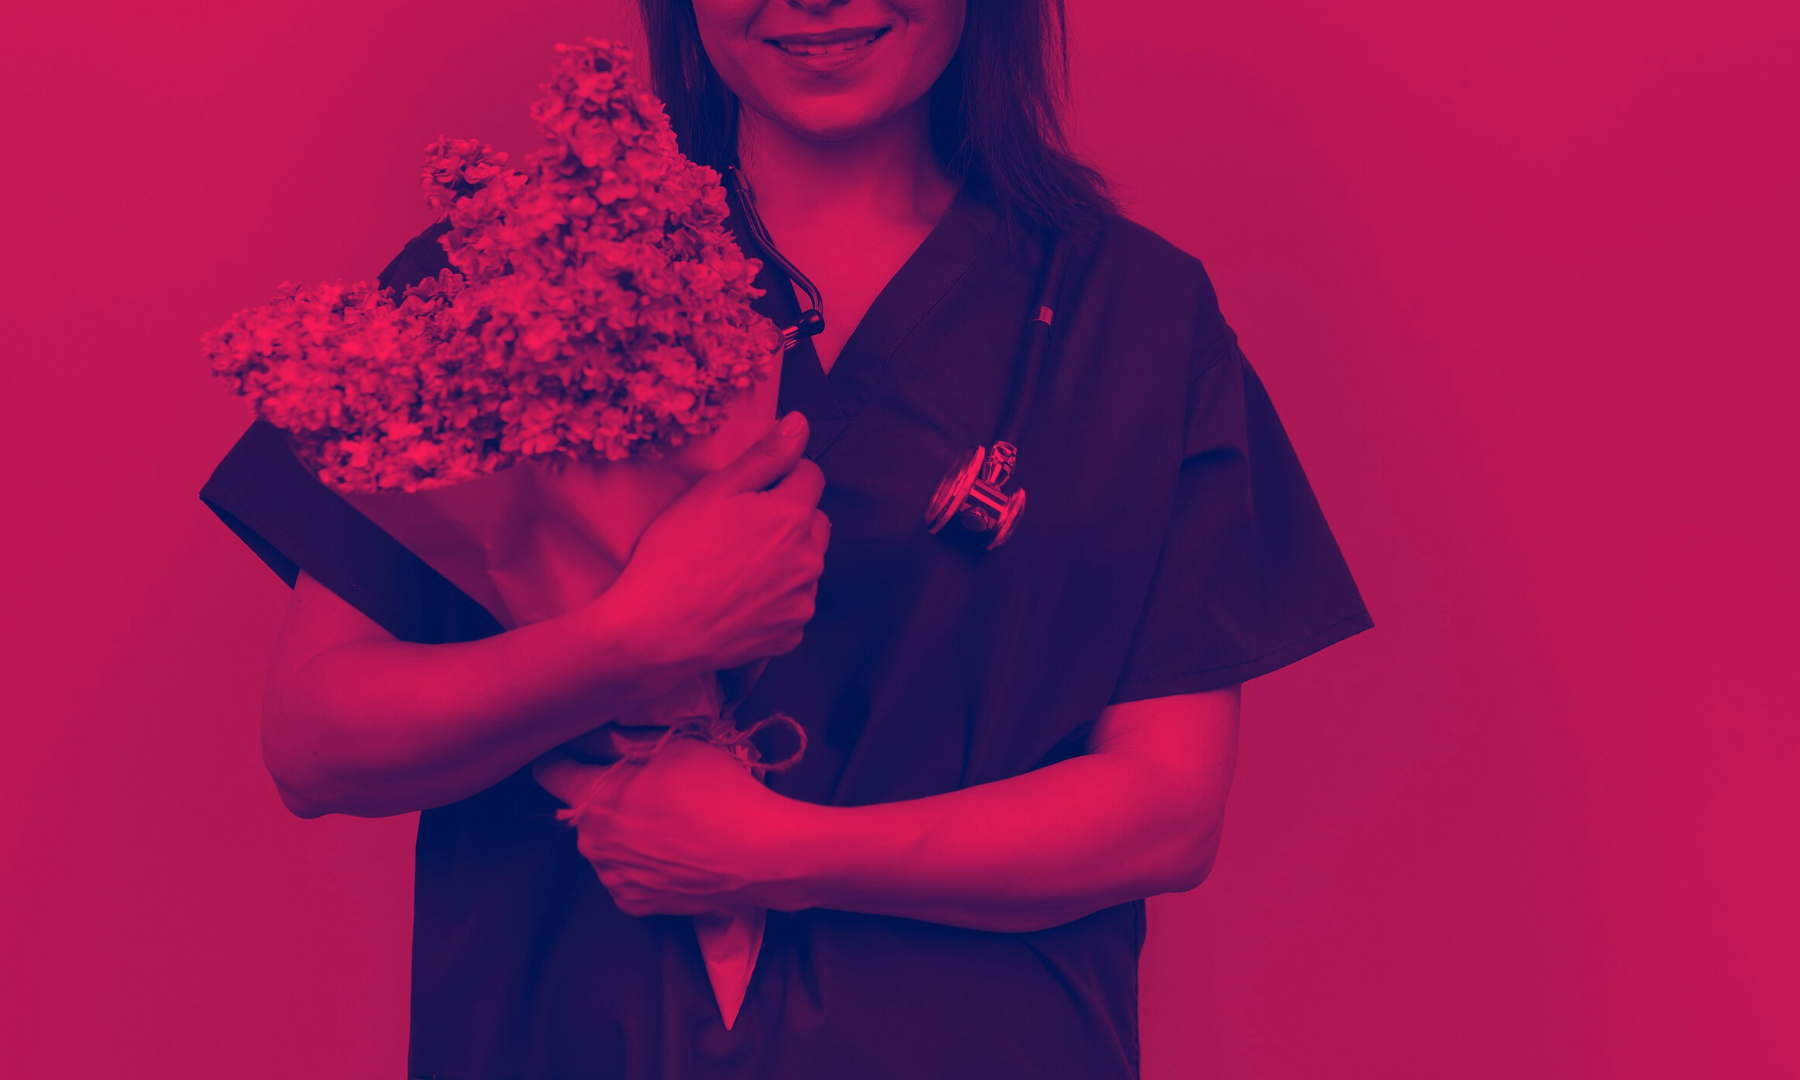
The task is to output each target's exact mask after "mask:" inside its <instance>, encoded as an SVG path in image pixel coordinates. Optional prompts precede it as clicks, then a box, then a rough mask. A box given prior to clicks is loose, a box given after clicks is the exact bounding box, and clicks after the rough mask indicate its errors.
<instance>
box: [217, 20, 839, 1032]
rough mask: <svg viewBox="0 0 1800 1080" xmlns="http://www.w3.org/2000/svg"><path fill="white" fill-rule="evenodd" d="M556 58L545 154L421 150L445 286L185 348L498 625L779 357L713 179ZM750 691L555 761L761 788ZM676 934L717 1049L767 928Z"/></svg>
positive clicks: (372, 295) (375, 293)
mask: <svg viewBox="0 0 1800 1080" xmlns="http://www.w3.org/2000/svg"><path fill="white" fill-rule="evenodd" d="M557 51H558V53H559V62H558V64H557V66H556V70H555V72H554V76H553V78H552V80H551V82H550V83H548V84H546V85H545V87H544V90H545V91H546V96H545V97H544V98H543V99H542V100H540V101H539V102H537V103H536V104H535V105H534V106H533V107H532V112H531V115H532V118H533V119H534V120H535V121H536V122H537V123H538V126H539V127H540V129H541V130H542V132H543V135H544V140H545V144H544V146H543V148H541V149H540V150H538V151H536V152H534V153H532V154H530V155H528V156H527V158H526V161H525V163H524V166H525V167H524V168H523V169H522V170H514V169H509V168H508V167H507V166H506V156H505V155H504V154H500V153H497V152H495V151H494V150H492V149H491V148H489V147H488V146H485V145H483V144H481V143H479V142H475V141H472V140H465V139H448V138H446V139H440V140H439V141H438V142H436V143H434V144H433V145H432V146H431V147H429V148H428V150H427V153H428V155H429V157H428V160H427V162H426V166H425V193H426V199H427V201H428V202H429V203H430V205H431V207H432V208H433V209H434V210H436V211H438V212H439V213H440V214H441V215H443V216H444V217H446V218H447V220H448V223H449V228H448V231H447V232H446V233H444V235H443V237H442V239H441V241H440V242H441V243H442V244H443V246H444V249H445V251H446V252H447V254H448V256H449V262H450V268H449V269H446V270H444V271H443V272H441V273H440V274H438V275H437V276H436V277H435V278H429V279H426V280H425V281H422V282H420V283H419V284H417V285H414V286H411V287H409V288H407V289H406V290H405V291H404V292H403V293H402V294H401V295H399V296H397V297H396V296H394V295H393V294H391V293H389V292H386V291H383V290H382V289H380V288H379V287H378V286H377V285H376V283H374V282H370V281H365V282H358V283H355V284H336V283H328V284H321V285H311V286H295V285H292V284H284V285H283V286H282V287H281V289H280V291H279V293H278V294H277V296H276V297H275V299H274V300H273V301H271V302H270V303H268V304H265V305H263V306H261V307H257V308H252V309H250V310H247V311H242V312H239V313H238V314H237V315H235V316H233V317H232V318H231V319H230V320H229V321H228V322H227V323H225V325H223V326H221V327H219V328H218V329H217V330H214V331H213V332H211V333H210V334H208V335H207V337H206V340H205V345H206V349H207V353H208V356H209V358H210V360H211V361H212V365H213V370H214V372H215V373H216V374H218V375H219V376H220V377H221V378H223V379H224V380H225V381H226V383H227V384H228V385H229V386H230V387H231V389H232V390H233V391H234V392H235V393H237V394H238V395H240V396H242V397H243V398H245V399H246V400H248V401H249V402H250V404H251V405H252V407H253V408H254V409H255V411H256V412H257V414H258V415H260V416H261V417H263V418H264V419H266V420H268V421H269V422H270V423H272V424H274V425H275V426H277V427H279V428H281V429H283V430H284V431H285V432H286V433H287V435H288V438H289V440H290V442H291V444H292V445H293V447H294V450H295V452H296V453H297V454H298V455H299V457H300V458H301V460H302V461H304V462H305V463H306V464H307V465H308V466H309V467H310V468H312V469H314V470H315V471H316V472H317V473H318V476H319V478H320V479H321V480H322V481H323V482H324V483H325V484H327V485H328V486H330V487H331V488H333V489H334V490H336V491H337V492H339V493H340V494H342V495H343V497H344V498H345V499H347V500H348V501H349V502H351V503H352V505H354V506H356V507H357V509H359V510H360V511H361V512H362V513H364V514H365V515H366V516H368V517H369V518H370V519H372V520H373V521H374V522H375V523H376V524H377V525H379V526H381V527H382V528H383V529H384V530H386V531H387V532H388V533H389V534H390V535H392V536H393V537H394V538H395V539H396V540H398V541H400V542H401V543H402V544H404V545H406V546H407V547H408V548H409V549H411V550H412V551H413V552H414V553H415V554H416V555H418V556H419V557H420V558H421V559H423V560H424V561H425V562H426V563H428V564H429V565H430V566H432V567H433V568H434V569H436V570H437V571H438V572H439V573H441V574H443V575H444V577H445V578H447V579H449V581H450V582H451V583H453V584H455V585H456V586H457V587H459V588H461V589H462V590H463V591H464V592H465V593H467V594H468V595H469V596H470V597H472V598H473V599H475V600H476V601H478V602H480V603H481V604H482V605H483V606H484V607H486V608H487V609H488V610H489V611H490V612H491V613H492V614H493V615H494V617H495V618H496V619H497V620H498V621H499V622H500V623H501V625H503V626H505V627H507V628H509V629H510V628H512V627H515V626H519V625H523V624H526V623H531V622H535V621H537V620H540V619H545V618H551V617H554V616H557V615H561V614H563V613H565V612H568V611H570V610H573V609H574V608H577V607H579V606H580V605H582V604H585V603H587V602H588V601H589V600H591V599H593V598H594V597H595V596H596V595H598V594H599V593H600V592H602V591H603V590H605V589H606V588H607V587H608V586H610V585H611V584H612V582H613V581H614V580H615V579H616V578H617V577H618V575H619V573H620V572H621V571H622V570H623V569H624V565H625V562H626V560H627V558H628V557H629V556H630V553H631V549H632V547H633V545H634V544H635V543H636V541H637V539H638V537H639V536H640V535H641V534H642V533H643V531H644V529H645V528H646V527H647V526H648V525H649V523H650V522H651V520H653V519H654V518H655V517H656V515H657V514H659V513H660V512H661V511H662V510H663V508H664V507H666V506H667V505H668V504H669V502H671V501H672V500H673V499H675V498H676V497H677V496H678V495H680V494H681V493H682V492H683V491H685V490H686V489H687V488H688V487H689V486H690V485H691V484H693V482H694V481H695V480H697V479H698V478H699V477H701V476H702V475H704V474H706V473H708V472H711V471H713V470H715V469H717V468H719V467H721V466H723V465H724V464H726V463H728V462H729V461H731V460H733V459H734V458H736V457H737V455H738V454H739V453H741V452H742V451H743V450H745V449H746V448H748V447H749V446H750V445H751V444H752V443H754V442H756V441H757V440H758V439H759V438H761V437H762V436H763V435H764V434H765V433H766V432H767V431H768V429H769V428H770V427H771V426H772V425H773V423H774V420H775V380H774V379H771V378H769V376H770V375H771V374H772V373H774V372H777V371H778V370H779V368H778V363H779V357H780V352H781V335H780V333H779V331H778V330H777V329H776V328H775V326H774V325H773V324H772V323H770V322H769V321H768V320H767V319H765V318H763V317H762V316H760V315H758V314H757V313H756V312H754V311H753V310H751V307H750V300H751V299H753V298H754V297H756V296H759V295H761V292H760V290H758V289H756V288H755V287H754V285H753V284H752V282H753V281H754V279H755V276H756V273H757V271H758V270H759V269H760V263H758V262H757V261H756V260H754V259H747V258H745V257H744V255H743V254H742V252H741V251H740V250H739V249H738V247H737V244H736V243H735V242H734V240H733V238H732V236H731V234H730V232H729V231H728V230H727V229H726V228H725V224H724V223H725V218H726V213H727V209H726V203H725V194H724V191H723V189H722V188H721V186H720V183H719V177H718V174H717V173H715V172H714V171H713V170H711V169H708V168H705V167H702V166H699V165H696V164H694V163H693V162H691V161H689V160H687V159H686V158H685V157H683V156H682V155H681V153H680V152H679V150H678V149H677V148H676V143H675V136H674V133H673V131H672V130H671V129H670V127H669V122H668V119H667V117H666V115H665V114H664V112H663V108H662V105H661V103H660V102H658V101H657V100H656V98H655V97H654V96H652V95H651V94H649V93H648V92H646V91H645V90H643V89H641V88H640V87H639V85H638V84H637V82H636V80H635V78H634V77H633V75H632V73H631V53H630V51H629V50H628V49H627V48H626V47H624V46H622V45H618V44H614V43H610V42H601V41H595V40H592V39H589V40H588V41H587V42H586V43H585V44H584V45H582V46H579V47H572V46H567V45H559V46H558V47H557ZM763 663H766V661H764V662H763ZM760 672H761V665H760V664H758V665H751V666H750V667H749V668H744V669H737V670H736V671H734V672H731V673H726V674H727V678H725V679H724V680H721V678H720V677H719V676H718V675H713V674H709V675H707V676H704V677H700V678H696V679H694V680H691V681H690V682H689V683H688V684H686V685H683V686H681V687H678V688H676V689H675V690H674V691H671V692H670V693H669V694H668V695H666V696H665V697H663V698H660V699H658V700H656V701H653V702H650V703H648V704H646V705H644V706H642V707H640V708H637V709H635V710H634V711H633V712H632V713H631V714H630V715H625V716H615V717H596V731H595V733H594V734H592V735H590V736H588V737H586V738H584V739H582V740H578V741H577V745H579V746H581V747H584V748H585V749H587V750H588V751H590V752H591V753H595V754H596V755H605V756H610V757H611V758H614V759H620V758H622V759H625V760H641V759H642V758H643V757H644V756H645V755H646V754H648V753H650V752H653V748H654V746H655V745H660V741H661V740H666V739H667V738H668V737H669V736H670V735H671V734H675V733H684V734H695V735H698V736H700V737H702V738H706V739H708V740H710V741H712V742H714V743H717V744H719V745H721V746H724V747H726V748H728V749H730V750H731V751H732V752H733V753H735V754H736V755H737V756H738V758H739V760H741V761H743V762H744V763H745V764H746V766H747V767H750V768H753V769H756V770H761V769H765V768H770V767H779V764H776V765H770V764H768V763H763V762H759V761H758V760H757V757H756V753H755V750H754V748H753V747H752V746H751V745H750V743H749V742H748V735H749V734H750V733H751V732H753V731H754V730H755V729H756V728H755V727H753V728H751V729H750V731H740V730H739V729H738V726H737V724H736V722H735V720H734V718H733V716H732V710H733V708H734V707H735V706H736V704H737V703H738V702H739V701H741V700H742V697H743V696H744V695H745V694H746V693H747V691H748V689H749V685H750V683H752V682H753V681H754V679H755V677H756V676H757V675H758V674H760ZM771 719H776V720H779V721H784V722H786V723H788V724H789V725H791V726H794V727H795V728H796V730H797V725H793V724H792V721H791V720H788V719H787V718H786V717H779V718H771ZM603 722H604V723H603ZM768 722H769V721H763V723H768ZM760 726H761V725H760V724H759V725H757V727H760ZM646 731H648V732H659V733H660V735H659V736H657V737H656V738H655V739H650V740H646V739H644V738H642V736H643V735H644V733H645V732H646ZM634 734H635V735H637V736H639V737H638V738H635V739H634V738H633V737H632V736H633V735H634ZM802 745H804V744H802ZM796 756H797V755H796ZM790 760H791V759H790ZM696 930H697V933H698V936H699V940H700V945H701V951H702V953H703V954H704V955H705V957H706V961H707V972H708V975H709V977H710V978H711V981H712V986H713V990H714V993H715V995H716V997H717V999H718V1002H719V1008H720V1012H721V1015H722V1016H723V1018H724V1020H725V1025H726V1027H728V1028H729V1027H730V1026H731V1024H732V1022H733V1021H734V1020H735V1019H736V1016H737V1012H738V1009H739V1008H740V1007H741V1005H742V1002H743V997H744V992H745V990H746V988H747V985H748V983H749V979H750V973H751V970H752V969H753V968H754V966H755V961H756V955H757V952H758V951H759V949H760V947H761V941H762V930H763V913H762V912H761V911H758V910H745V911H740V912H737V913H734V914H732V915H730V916H720V917H717V918H705V919H696Z"/></svg>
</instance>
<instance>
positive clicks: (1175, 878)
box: [1165, 826, 1220, 892]
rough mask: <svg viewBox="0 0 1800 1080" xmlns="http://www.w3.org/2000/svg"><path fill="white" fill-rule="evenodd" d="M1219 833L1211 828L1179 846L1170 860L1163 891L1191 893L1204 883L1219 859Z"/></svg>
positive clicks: (1217, 829) (1214, 828)
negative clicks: (1167, 878) (1167, 879)
mask: <svg viewBox="0 0 1800 1080" xmlns="http://www.w3.org/2000/svg"><path fill="white" fill-rule="evenodd" d="M1219 831H1220V830H1219V828H1218V827H1217V826H1213V827H1211V828H1208V829H1206V830H1205V831H1204V832H1203V833H1202V834H1201V835H1200V836H1198V837H1196V838H1193V839H1191V840H1189V842H1187V843H1185V844H1183V845H1181V848H1180V851H1179V852H1178V853H1177V854H1176V855H1175V856H1174V857H1173V858H1172V859H1171V863H1172V866H1171V867H1170V871H1171V872H1170V883H1169V888H1168V889H1167V890H1165V891H1167V892H1192V891H1193V890H1195V889H1198V888H1199V887H1200V886H1201V885H1202V884H1203V883H1205V881H1206V879H1207V877H1208V876H1210V875H1211V874H1212V868H1213V864H1214V863H1215V862H1217V861H1218V858H1219Z"/></svg>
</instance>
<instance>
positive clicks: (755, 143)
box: [738, 99, 956, 235]
mask: <svg viewBox="0 0 1800 1080" xmlns="http://www.w3.org/2000/svg"><path fill="white" fill-rule="evenodd" d="M740 108H741V112H740V114H739V121H738V160H739V162H740V167H741V168H742V169H743V171H744V175H745V176H746V177H747V178H748V179H749V181H750V186H751V188H752V189H753V190H754V191H755V193H756V209H757V213H758V214H759V215H761V217H762V218H763V220H764V221H765V222H766V223H768V226H769V230H770V232H771V234H775V235H779V234H780V233H782V232H787V231H790V230H792V229H794V228H796V227H802V228H803V227H806V226H807V225H813V226H818V227H823V228H825V229H828V230H831V231H837V232H840V234H843V233H844V232H845V231H848V232H849V233H850V234H854V233H855V232H856V231H860V230H859V228H858V227H859V226H860V227H861V228H867V227H869V226H874V227H876V228H883V227H890V228H891V227H899V228H906V229H910V228H916V227H918V226H921V225H923V226H924V227H926V228H929V227H930V226H931V225H932V224H935V223H936V222H937V220H938V219H939V218H940V217H942V216H943V214H944V211H945V210H946V209H947V208H948V207H949V205H950V203H951V201H952V200H953V199H954V198H955V196H956V183H955V181H954V180H952V179H951V178H950V176H949V175H948V174H946V173H945V172H944V169H943V167H942V166H941V165H939V164H938V160H937V155H936V154H935V153H934V152H933V151H932V147H931V122H930V115H929V112H928V111H927V110H928V105H927V103H926V101H925V100H924V99H920V100H919V101H917V102H915V103H914V104H913V105H912V106H909V107H908V108H907V109H905V110H903V111H901V112H899V113H896V114H894V115H893V116H891V117H889V118H888V119H886V120H884V121H882V122H881V123H880V124H877V125H875V126H874V127H872V128H869V129H868V130H866V131H862V132H859V133H857V134H856V135H854V136H852V137H850V138H847V139H839V140H834V141H831V142H817V141H813V140H809V139H806V138H803V137H801V136H799V135H796V134H795V133H794V132H792V131H790V130H789V129H787V128H785V127H783V126H781V125H780V124H778V123H776V122H774V121H772V120H770V119H769V118H768V117H765V116H763V115H762V114H760V113H758V112H757V111H756V110H754V109H752V108H750V107H749V106H748V105H743V106H740ZM803 223H804V224H803Z"/></svg>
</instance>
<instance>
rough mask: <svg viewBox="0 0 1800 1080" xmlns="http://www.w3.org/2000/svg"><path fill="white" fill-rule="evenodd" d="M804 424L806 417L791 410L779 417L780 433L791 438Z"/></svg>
mask: <svg viewBox="0 0 1800 1080" xmlns="http://www.w3.org/2000/svg"><path fill="white" fill-rule="evenodd" d="M805 425H806V417H805V416H804V415H803V414H801V413H798V412H791V413H788V414H787V415H786V416H784V417H782V418H781V433H782V434H783V435H785V436H787V437H789V438H792V437H793V436H795V435H798V434H800V429H801V428H802V427H804V426H805Z"/></svg>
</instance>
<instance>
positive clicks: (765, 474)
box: [709, 412, 817, 491]
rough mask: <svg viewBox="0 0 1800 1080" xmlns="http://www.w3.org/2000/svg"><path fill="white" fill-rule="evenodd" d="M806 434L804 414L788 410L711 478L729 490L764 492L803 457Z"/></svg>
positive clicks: (714, 482)
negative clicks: (752, 443)
mask: <svg viewBox="0 0 1800 1080" xmlns="http://www.w3.org/2000/svg"><path fill="white" fill-rule="evenodd" d="M806 437H807V423H806V417H805V415H804V414H801V413H797V412H791V413H788V414H787V416H785V417H783V418H782V421H781V423H779V424H776V425H775V427H774V429H773V430H771V431H770V432H769V433H768V434H767V435H764V436H763V437H762V438H761V439H759V440H758V441H757V442H756V443H755V444H754V445H752V446H751V447H750V449H748V450H745V451H744V452H743V453H741V454H739V455H738V456H737V460H735V461H733V462H732V463H731V464H729V465H727V466H725V467H724V468H723V469H720V470H719V471H718V472H716V473H713V474H712V476H711V477H710V478H709V479H710V480H711V482H712V483H713V484H716V485H719V486H721V487H723V488H724V489H725V490H727V491H761V490H763V489H764V488H766V487H768V486H769V485H770V484H773V483H774V482H775V481H777V480H779V479H781V478H782V477H783V476H785V475H787V473H788V470H790V469H792V468H793V467H794V463H795V462H796V461H799V460H800V455H801V454H802V453H803V452H805V450H806ZM809 464H810V463H809ZM814 468H817V466H814Z"/></svg>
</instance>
